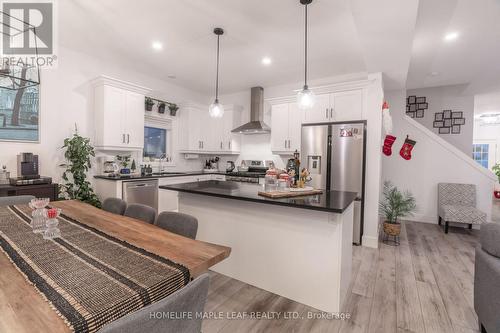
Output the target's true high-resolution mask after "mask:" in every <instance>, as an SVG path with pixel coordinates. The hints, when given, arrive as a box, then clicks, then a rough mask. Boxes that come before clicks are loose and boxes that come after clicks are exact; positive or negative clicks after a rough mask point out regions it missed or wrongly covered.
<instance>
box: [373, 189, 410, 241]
mask: <svg viewBox="0 0 500 333" xmlns="http://www.w3.org/2000/svg"><path fill="white" fill-rule="evenodd" d="M382 196H383V198H382V200H381V202H380V204H379V208H380V214H381V215H382V216H384V218H385V220H384V232H385V233H386V234H387V235H389V236H399V234H400V233H401V223H400V220H399V219H400V218H402V217H406V216H411V215H413V213H414V212H415V210H416V209H417V205H416V202H415V197H414V196H413V195H412V194H411V193H410V192H408V191H407V192H405V193H402V192H401V191H399V190H398V188H397V187H396V186H394V185H393V184H392V183H391V182H389V181H386V182H384V191H383V193H382Z"/></svg>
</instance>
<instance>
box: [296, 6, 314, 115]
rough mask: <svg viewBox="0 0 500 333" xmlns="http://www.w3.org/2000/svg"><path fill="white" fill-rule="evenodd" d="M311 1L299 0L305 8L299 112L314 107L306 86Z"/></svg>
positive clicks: (298, 100) (298, 96)
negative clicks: (302, 72) (308, 15)
mask: <svg viewBox="0 0 500 333" xmlns="http://www.w3.org/2000/svg"><path fill="white" fill-rule="evenodd" d="M311 2H312V0H300V3H301V4H302V5H304V8H305V22H304V23H305V24H304V87H303V88H302V90H301V91H299V93H298V94H297V104H298V107H299V109H301V110H310V109H311V108H312V107H313V106H314V102H315V96H314V93H313V92H312V90H310V89H309V87H308V86H307V6H308V5H309V4H310V3H311Z"/></svg>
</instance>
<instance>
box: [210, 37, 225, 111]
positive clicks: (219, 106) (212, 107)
mask: <svg viewBox="0 0 500 333" xmlns="http://www.w3.org/2000/svg"><path fill="white" fill-rule="evenodd" d="M214 34H215V35H216V36H217V74H216V76H215V100H214V102H213V103H212V104H210V107H209V108H208V114H209V115H210V117H212V118H221V117H222V116H223V115H224V106H223V105H222V104H220V103H219V39H220V36H221V35H222V34H224V30H222V28H215V29H214Z"/></svg>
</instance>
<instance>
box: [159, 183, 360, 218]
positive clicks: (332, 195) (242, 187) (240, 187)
mask: <svg viewBox="0 0 500 333" xmlns="http://www.w3.org/2000/svg"><path fill="white" fill-rule="evenodd" d="M160 189H165V190H171V191H179V192H187V193H194V194H201V195H208V196H213V197H219V198H227V199H235V200H243V201H252V202H257V203H263V204H271V205H279V206H288V207H294V208H302V209H310V210H318V211H324V212H332V213H343V212H344V211H345V210H346V209H347V208H348V207H349V205H350V204H351V203H352V202H353V201H354V200H355V199H356V193H354V192H342V191H329V192H325V193H323V194H318V195H311V196H303V197H294V198H280V199H271V198H266V197H262V196H260V195H258V192H259V191H264V186H263V185H257V184H248V183H239V182H225V181H217V180H209V181H202V182H194V183H184V184H174V185H164V186H160Z"/></svg>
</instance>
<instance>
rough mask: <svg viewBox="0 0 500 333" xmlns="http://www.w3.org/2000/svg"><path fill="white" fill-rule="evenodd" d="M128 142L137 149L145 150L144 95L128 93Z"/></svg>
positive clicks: (126, 127) (126, 132) (126, 128)
mask: <svg viewBox="0 0 500 333" xmlns="http://www.w3.org/2000/svg"><path fill="white" fill-rule="evenodd" d="M126 101H127V106H126V110H127V116H126V126H125V134H126V136H127V137H126V142H127V146H129V147H130V148H135V149H142V148H144V95H140V94H138V93H134V92H127V99H126Z"/></svg>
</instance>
